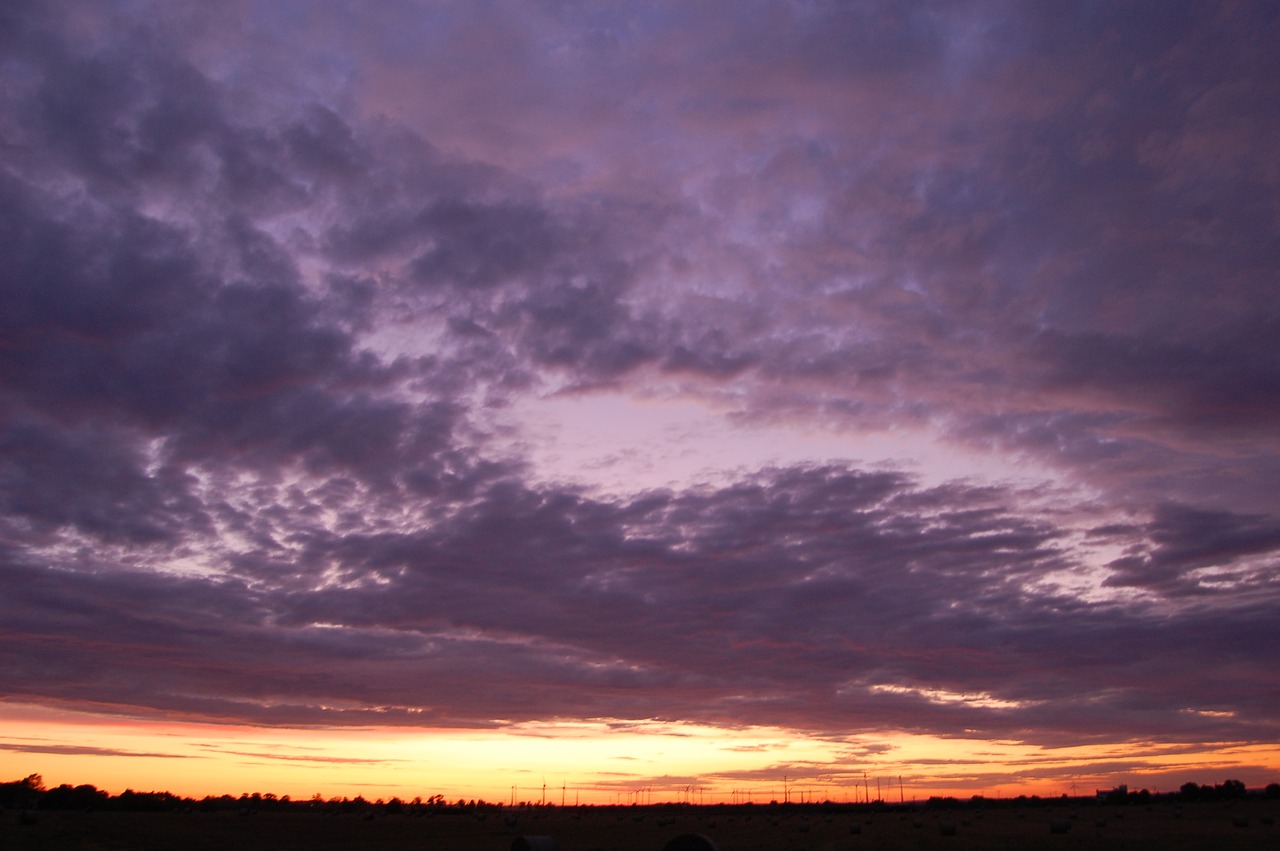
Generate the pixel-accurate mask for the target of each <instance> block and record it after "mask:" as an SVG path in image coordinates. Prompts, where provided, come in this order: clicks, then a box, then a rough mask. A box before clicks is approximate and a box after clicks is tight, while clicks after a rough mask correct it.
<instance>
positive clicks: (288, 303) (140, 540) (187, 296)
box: [0, 3, 1280, 743]
mask: <svg viewBox="0 0 1280 851" xmlns="http://www.w3.org/2000/svg"><path fill="white" fill-rule="evenodd" d="M245 8H246V9H252V8H255V7H254V4H252V3H247V4H246V5H245ZM282 8H285V7H282ZM152 11H153V12H154V13H155V14H154V15H151V16H148V15H137V16H131V15H130V14H129V13H128V12H126V11H119V10H108V9H103V8H100V7H97V6H94V5H92V4H76V3H69V4H48V5H46V4H41V5H40V6H38V7H37V6H35V5H16V4H15V5H10V6H8V7H6V9H5V11H3V12H0V14H2V15H4V16H5V19H4V23H5V26H4V27H0V38H2V39H4V41H3V42H2V43H3V45H4V50H5V52H6V62H5V64H4V65H3V71H2V72H0V73H3V74H4V77H5V81H6V85H5V86H4V88H3V95H0V97H2V98H3V100H0V132H2V133H3V146H2V147H0V158H2V159H0V165H2V166H3V171H2V173H0V256H3V257H4V258H5V262H4V263H3V267H2V268H0V509H2V512H3V516H2V517H0V531H2V532H3V535H4V546H5V547H6V549H5V551H4V559H3V562H0V571H3V585H4V587H5V588H6V589H7V590H6V593H5V594H4V595H0V630H2V632H3V638H4V641H3V642H2V643H0V662H2V667H3V670H4V671H5V676H4V678H3V682H4V683H5V696H6V697H9V698H11V699H22V700H25V701H34V702H41V701H49V702H53V703H57V704H59V705H84V706H98V707H103V706H105V707H111V708H113V709H115V710H118V711H124V712H144V713H145V712H157V711H158V712H171V713H177V714H180V715H182V716H184V717H199V718H210V719H218V720H237V721H253V722H261V723H319V724H341V723H353V724H370V723H394V724H457V725H468V724H473V725H483V724H498V723H501V722H502V721H505V720H532V719H546V718H564V717H602V718H618V719H647V718H666V719H682V720H698V721H706V722H722V723H726V724H755V723H760V724H785V725H793V726H796V727H803V728H806V729H809V730H814V731H821V732H825V733H830V734H832V735H841V734H844V733H848V732H849V731H851V730H887V729H890V728H893V729H910V730H915V731H919V732H934V733H939V732H941V733H947V732H955V731H957V730H968V731H976V732H977V733H979V734H985V735H992V736H1000V737H1014V738H1024V739H1027V740H1030V741H1037V742H1041V743H1068V742H1073V741H1074V742H1079V741H1083V740H1108V739H1110V740H1116V739H1124V738H1150V737H1155V736H1163V737H1167V738H1170V739H1179V740H1200V741H1203V740H1228V739H1234V740H1249V741H1261V740H1272V739H1274V737H1275V732H1276V731H1275V722H1274V721H1273V720H1272V716H1273V714H1274V713H1273V712H1272V711H1271V710H1270V708H1269V707H1268V706H1267V705H1266V703H1267V700H1266V698H1268V697H1269V696H1270V693H1271V691H1274V689H1270V690H1269V685H1270V684H1273V683H1274V672H1273V671H1272V667H1273V666H1272V665H1271V662H1270V660H1269V657H1268V655H1267V650H1268V648H1270V647H1272V646H1274V644H1275V641H1276V638H1277V637H1278V636H1277V635H1276V630H1277V627H1276V624H1277V623H1280V619H1278V618H1277V617H1276V615H1277V614H1278V613H1277V612H1276V605H1275V602H1274V599H1275V594H1274V591H1275V587H1276V581H1277V580H1276V564H1277V558H1280V531H1277V530H1280V520H1278V519H1277V518H1278V517H1280V513H1278V512H1280V504H1277V503H1276V497H1275V492H1274V487H1273V483H1274V481H1275V480H1276V479H1275V476H1276V475H1277V474H1278V473H1280V461H1277V455H1276V445H1275V437H1274V434H1273V431H1274V430H1273V429H1272V428H1271V426H1272V424H1273V423H1274V421H1275V419H1276V416H1275V415H1276V413H1277V400H1278V399H1280V379H1278V376H1280V361H1277V355H1276V354H1275V347H1274V345H1272V343H1271V341H1272V340H1273V339H1274V338H1276V336H1277V330H1278V329H1280V313H1278V312H1277V310H1278V308H1277V301H1276V299H1275V298H1274V297H1273V296H1274V291H1275V280H1274V270H1275V269H1276V268H1277V266H1278V265H1280V262H1278V261H1280V256H1278V255H1277V250H1278V249H1277V245H1280V240H1277V232H1276V228H1277V224H1276V223H1277V221H1280V218H1278V217H1277V208H1276V200H1275V199H1276V198H1277V197H1280V194H1278V193H1277V192H1276V191H1275V190H1276V189H1277V184H1280V172H1277V170H1276V168H1275V166H1274V163H1273V159H1274V150H1275V147H1276V145H1275V143H1276V140H1277V136H1278V135H1280V123H1278V122H1277V119H1276V118H1275V116H1276V115H1277V114H1278V113H1277V112H1276V111H1275V110H1274V109H1271V105H1273V104H1274V102H1276V98H1277V96H1280V84H1278V83H1277V82H1276V81H1277V80H1280V73H1275V72H1276V71H1277V70H1280V69H1277V68H1276V67H1275V66H1276V62H1277V60H1276V58H1275V52H1274V50H1273V47H1272V46H1273V45H1274V43H1275V41H1276V39H1275V36H1276V28H1277V21H1276V17H1275V15H1274V14H1272V13H1271V12H1270V11H1269V10H1268V9H1266V7H1264V6H1259V5H1252V4H1239V5H1235V6H1230V7H1227V6H1223V7H1221V8H1219V7H1217V6H1214V5H1211V4H1173V5H1172V6H1170V5H1169V4H1158V5H1150V4H1134V3H1118V4H1104V5H1101V6H1100V5H1085V6H1070V7H1068V6H1063V7H1061V8H1057V9H1048V8H1047V7H1046V8H1045V9H1035V10H1025V9H1014V8H1011V7H1008V6H1006V5H1002V4H985V3H971V4H957V5H948V6H946V7H940V6H928V7H922V8H919V9H914V10H903V9H902V8H900V5H899V4H888V3H885V4H878V3H851V4H746V5H745V6H743V7H742V8H741V9H739V7H737V6H735V14H726V13H725V10H724V9H722V8H720V7H718V6H716V5H715V4H710V5H707V4H693V5H690V4H668V5H661V4H659V5H657V6H654V7H652V8H649V9H646V10H637V11H630V12H625V13H624V12H622V11H619V10H608V9H594V8H591V9H588V8H579V7H576V6H566V7H557V8H556V9H550V8H548V9H535V8H531V7H523V8H521V9H518V10H517V9H514V8H506V7H501V6H497V7H492V8H480V7H473V6H470V5H466V6H463V7H460V8H458V9H454V10H452V11H451V12H450V14H448V15H443V12H441V15H442V16H436V15H432V14H427V13H426V11H423V10H419V11H420V12H422V14H421V15H419V14H414V15H410V16H408V17H405V16H403V15H402V14H400V13H399V12H397V11H396V10H395V9H394V8H392V7H382V8H380V9H377V10H366V11H367V16H366V18H365V19H364V20H362V21H361V22H359V23H358V24H356V25H354V26H353V25H351V21H350V19H349V18H347V17H344V16H343V15H342V14H339V11H338V10H337V7H331V6H326V5H324V4H319V5H315V6H308V9H307V11H308V14H307V15H305V16H302V17H301V18H297V19H296V20H295V19H294V18H291V17H290V16H289V13H288V10H287V8H285V11H280V12H276V13H268V11H267V10H266V9H265V7H263V8H262V9H259V10H258V11H259V12H260V13H261V14H257V15H246V16H244V17H243V19H240V18H228V17H223V16H218V15H214V14H213V13H197V12H193V11H186V12H184V11H175V10H174V9H172V8H168V7H163V4H162V7H157V8H156V9H153V10H152ZM437 11H439V10H437ZM737 12H740V14H738V13H737ZM312 13H314V14H312ZM300 20H305V21H306V26H305V28H304V30H298V29H297V27H296V26H295V24H296V23H297V21H300ZM286 24H287V25H286ZM712 24H714V25H712ZM238 45H239V46H242V47H238ZM600 388H610V389H612V390H613V391H616V392H620V393H634V394H637V395H639V396H646V395H652V396H656V397H659V398H661V397H663V396H666V395H672V396H675V397H677V398H680V399H685V400H689V399H692V400H701V401H706V402H707V403H708V404H709V405H714V406H717V410H721V411H725V412H726V415H727V417H728V418H730V419H732V420H734V421H736V422H742V423H755V422H762V421H767V422H771V423H783V424H794V423H813V424H815V425H816V426H821V427H837V428H844V429H850V430H853V431H854V432H856V430H857V429H861V428H866V429H869V430H871V431H876V432H882V431H886V430H891V429H895V428H902V429H903V430H904V432H910V431H911V430H912V429H930V430H932V432H933V433H934V434H936V435H938V436H939V437H940V438H945V439H948V440H950V441H953V442H954V445H955V446H956V447H958V450H957V451H963V450H966V449H978V450H983V451H990V452H995V453H998V454H1001V455H1002V456H1004V457H1009V458H1012V459H1014V460H1021V461H1025V462H1026V463H1027V464H1028V467H1030V468H1035V470H1037V471H1038V474H1042V475H1043V477H1044V478H1045V479H1046V482H1045V483H1044V484H1042V485H1041V486H1038V487H1037V486H1032V485H1028V484H1008V483H1005V484H998V483H984V482H981V481H978V480H977V479H970V480H963V481H952V482H950V483H942V484H937V483H930V482H929V481H926V479H925V478H923V477H921V478H917V477H914V476H911V475H908V474H906V473H904V472H902V471H900V470H898V469H895V468H892V467H889V466H884V465H882V466H876V465H874V464H853V463H845V462H840V463H831V464H804V463H785V464H781V465H779V466H774V467H757V468H751V467H750V466H747V467H744V468H742V469H740V470H739V471H738V472H736V473H734V474H733V475H731V476H723V477H721V478H719V479H716V480H714V483H713V482H708V483H704V484H702V485H699V486H688V487H684V488H682V489H677V490H652V491H647V492H643V493H635V494H631V495H625V494H614V495H606V494H600V493H595V492H592V491H588V490H585V489H575V488H571V487H568V486H565V485H559V484H555V483H548V482H547V481H545V479H535V477H534V473H533V469H532V467H531V466H530V465H529V463H528V462H527V461H526V460H525V459H524V458H523V457H521V455H520V452H519V441H520V440H522V439H524V436H523V435H518V434H517V435H515V436H514V437H513V436H512V426H511V424H510V423H505V422H503V421H502V420H501V416H500V413H501V412H502V411H506V410H509V409H511V408H512V407H513V406H514V405H515V404H516V403H518V402H520V401H522V400H526V399H528V398H530V397H533V396H536V395H538V394H541V393H544V392H548V391H564V392H573V393H578V394H584V395H585V396H589V395H590V394H591V393H592V392H593V391H596V390H599V389H600ZM513 447H514V448H513ZM1039 465H1044V466H1039ZM1051 477H1057V478H1058V479H1060V481H1061V484H1062V485H1063V487H1062V491H1061V493H1066V492H1067V491H1068V490H1070V488H1069V487H1068V486H1071V487H1079V488H1080V489H1081V490H1080V491H1078V492H1086V491H1087V492H1088V493H1089V494H1090V496H1089V497H1088V498H1087V499H1086V498H1084V497H1079V496H1062V495H1061V493H1060V492H1058V491H1057V490H1056V489H1055V485H1051V484H1049V483H1048V480H1049V479H1050V478H1051ZM1078 492H1076V491H1073V492H1072V493H1078ZM1082 518H1086V519H1082ZM1099 518H1104V519H1101V520H1099ZM1100 552H1102V553H1105V554H1103V555H1099V553H1100Z"/></svg>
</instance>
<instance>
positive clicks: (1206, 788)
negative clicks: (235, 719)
mask: <svg viewBox="0 0 1280 851" xmlns="http://www.w3.org/2000/svg"><path fill="white" fill-rule="evenodd" d="M1251 797H1252V798H1271V799H1274V798H1280V783H1270V784H1268V785H1267V786H1266V787H1265V788H1263V789H1255V790H1250V789H1248V788H1246V787H1245V784H1244V783H1243V782H1242V781H1240V780H1232V779H1228V780H1224V781H1223V782H1221V783H1218V784H1216V785H1209V784H1204V785H1199V784H1196V783H1184V784H1183V785H1182V786H1181V787H1180V788H1179V789H1178V791H1177V792H1172V793H1165V794H1155V793H1152V792H1151V791H1149V790H1147V789H1140V790H1138V791H1130V790H1129V789H1128V787H1127V786H1124V785H1121V786H1117V787H1116V788H1114V789H1107V790H1100V791H1098V792H1097V793H1095V794H1094V795H1092V796H1087V797H1079V798H1068V797H1067V796H1066V795H1065V794H1064V795H1062V796H1061V797H1060V798H1059V797H1045V798H1042V797H1040V796H1038V795H1030V796H1028V795H1018V796H1017V797H1013V798H986V797H984V796H982V795H974V796H973V797H972V798H969V799H966V800H960V799H957V798H954V797H931V798H929V799H928V800H927V801H925V802H923V804H918V803H912V804H892V803H886V802H883V801H873V802H870V803H842V804H837V803H834V802H832V801H823V802H820V803H819V802H814V803H809V804H797V803H782V804H779V803H778V802H776V801H775V802H772V803H771V804H769V805H768V808H769V809H782V810H787V811H792V812H794V811H799V810H802V809H803V810H814V811H818V810H822V811H832V810H839V811H846V810H864V809H865V810H873V811H875V810H880V811H892V810H896V809H901V808H908V807H911V808H914V807H918V806H923V807H925V808H927V809H953V808H985V807H1009V806H1018V807H1023V806H1030V807H1037V806H1053V805H1055V804H1061V803H1063V802H1067V801H1069V802H1072V803H1076V804H1079V803H1082V802H1083V803H1105V804H1109V805H1115V804H1121V805H1125V804H1150V803H1153V802H1159V801H1168V800H1176V801H1225V800H1236V799H1242V798H1251ZM661 806H669V807H670V806H678V807H684V808H688V807H693V806H695V805H692V804H678V805H677V804H664V805H661ZM730 806H742V807H752V806H760V805H751V804H741V805H728V804H710V805H704V806H701V807H699V808H700V809H712V808H725V807H730ZM0 807H4V808H6V809H19V810H23V809H26V810H36V809H41V810H80V811H95V810H102V811H116V812H177V811H200V812H219V811H235V812H240V813H242V814H251V813H257V812H317V813H326V814H357V815H373V814H376V815H389V816H390V815H421V814H432V813H436V814H443V813H469V814H473V815H479V816H483V815H485V814H487V813H488V812H499V811H504V810H516V811H521V810H527V811H537V810H551V809H555V808H556V807H555V805H554V804H553V803H550V802H548V803H538V802H531V801H521V802H519V803H517V804H516V805H515V806H514V807H508V806H507V805H506V804H498V803H492V802H489V801H485V800H483V799H471V800H466V799H459V800H457V801H455V802H452V803H450V802H448V801H446V800H445V797H444V795H439V794H437V795H431V796H429V797H426V798H423V797H415V798H413V799H412V800H409V801H406V800H402V799H400V798H398V797H393V798H390V799H386V800H384V799H382V798H378V799H377V800H373V801H370V800H367V799H366V798H364V797H363V796H360V795H357V796H356V797H354V798H348V797H341V798H339V797H334V798H323V797H321V796H320V795H313V796H312V797H310V798H308V799H305V800H294V799H291V798H290V797H289V796H288V795H280V796H277V795H274V794H272V793H270V792H267V793H262V792H253V793H247V792H246V793H244V794H242V795H240V796H239V797H236V796H232V795H218V796H213V795H207V796H205V797H203V798H185V797H182V796H179V795H174V794H173V793H171V792H154V791H152V792H139V791H135V790H133V789H126V790H124V791H123V792H121V793H120V794H118V795H111V794H109V793H107V792H105V791H103V790H101V789H98V788H97V787H95V786H92V785H88V784H83V785H79V786H72V785H70V784H67V783H64V784H62V785H60V786H55V787H53V788H51V789H50V788H46V787H45V785H44V779H43V778H42V777H41V775H39V774H31V775H28V776H27V777H24V778H23V779H21V780H14V781H11V782H8V783H0Z"/></svg>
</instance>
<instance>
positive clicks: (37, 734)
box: [0, 704, 1280, 805]
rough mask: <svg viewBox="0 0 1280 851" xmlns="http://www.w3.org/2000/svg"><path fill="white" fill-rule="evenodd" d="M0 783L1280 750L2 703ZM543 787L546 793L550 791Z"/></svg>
mask: <svg viewBox="0 0 1280 851" xmlns="http://www.w3.org/2000/svg"><path fill="white" fill-rule="evenodd" d="M0 725H3V729H4V730H5V733H4V735H3V736H0V781H8V780H14V779H19V778H22V777H25V776H27V775H28V774H33V773H38V774H41V775H42V776H43V777H44V780H45V783H46V785H48V786H51V787H52V786H56V785H59V784H62V783H69V784H72V785H79V784H82V783H89V784H92V785H94V786H97V787H98V788H100V789H103V790H105V791H107V792H110V793H112V794H119V793H120V792H122V791H124V790H125V789H127V788H129V789H134V790H136V791H169V792H172V793H174V794H177V795H182V796H185V797H193V798H201V797H204V796H206V795H215V796H216V795H222V794H230V795H233V796H238V795H240V794H242V793H254V792H260V793H267V792H271V793H274V794H277V795H289V796H290V797H291V798H294V799H299V798H310V797H312V796H313V795H317V794H318V795H320V796H321V797H323V798H326V799H327V798H333V797H356V796H357V795H359V796H363V797H364V798H366V799H368V800H377V799H379V798H381V799H389V798H392V797H399V798H401V799H404V800H412V799H413V798H414V797H419V796H420V797H423V798H426V797H430V796H432V795H436V794H442V795H444V796H445V798H446V799H447V800H450V801H455V800H458V799H460V798H461V799H466V800H473V799H474V800H481V799H482V800H487V801H490V802H494V803H504V804H505V803H510V802H511V801H512V800H515V801H517V802H520V801H528V802H531V803H541V802H544V801H545V802H546V803H548V804H557V805H558V804H560V803H561V802H564V803H567V804H572V803H581V804H596V805H601V804H616V803H631V802H633V801H638V802H653V803H658V802H666V801H692V802H694V803H706V804H711V803H735V802H738V803H741V802H746V801H753V802H755V803H768V802H769V801H774V800H776V801H785V800H790V801H792V802H797V803H798V802H806V801H823V800H831V801H837V802H845V801H850V802H852V801H862V800H865V799H867V798H868V797H869V798H870V799H871V800H875V799H877V798H880V799H882V800H885V801H887V802H890V803H893V802H897V801H899V800H903V801H912V800H915V801H921V800H925V799H927V798H929V797H931V796H954V797H957V798H968V797H970V796H972V795H985V796H987V797H1013V796H1017V795H1028V796H1030V795H1039V796H1042V797H1057V796H1060V795H1063V794H1071V795H1091V794H1092V793H1093V792H1094V790H1095V789H1105V788H1111V787H1113V786H1115V785H1117V784H1119V783H1126V784H1127V785H1128V786H1129V787H1130V788H1131V789H1133V790H1138V789H1141V788H1147V789H1150V790H1151V791H1153V792H1159V791H1165V792H1167V791H1172V790H1175V789H1177V788H1178V787H1179V786H1180V785H1181V784H1182V783H1185V782H1188V781H1191V782H1196V783H1218V782H1222V781H1223V780H1224V779H1227V778H1236V779H1241V780H1243V781H1244V782H1245V783H1246V785H1248V786H1250V787H1257V786H1262V785H1265V784H1266V783H1268V782H1274V781H1275V780H1276V779H1277V778H1278V777H1280V746H1278V745H1256V744H1252V745H1251V744H1243V745H1242V744H1231V743H1224V744H1203V745H1199V744H1197V745H1186V744H1173V743H1157V742H1146V743H1113V744H1106V745H1088V746H1076V747H1064V748H1053V749H1050V748H1045V747H1040V746H1035V745H1028V744H1024V743H1020V742H1002V741H989V740H981V739H964V738H941V737H934V736H921V735H910V734H905V733H898V734H887V735H875V736H871V735H867V736H855V737H849V738H846V739H830V738H817V737H813V736H808V735H806V734H804V733H801V732H797V731H790V730H783V729H777V728H760V727H752V728H744V729H726V728H717V727H709V726H697V725H691V724H679V723H663V722H657V721H641V722H618V721H602V720H593V721H577V722H569V721H562V722H547V723H543V724H532V723H530V724H519V725H510V726H505V727H501V728H494V729H472V730H456V729H409V728H354V729H348V728H343V729H283V728H265V727H250V726H231V725H226V726H224V725H216V724H207V723H205V724H200V723H189V722H181V721H157V720H144V719H132V718H122V717H110V716H105V715H93V714H88V713H78V712H70V711H60V710H52V711H50V710H44V709H41V708H38V707H31V706H23V705H17V704H4V705H0ZM544 787H545V788H544Z"/></svg>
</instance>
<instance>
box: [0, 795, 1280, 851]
mask: <svg viewBox="0 0 1280 851" xmlns="http://www.w3.org/2000/svg"><path fill="white" fill-rule="evenodd" d="M1277 817H1280V801H1278V800H1274V799H1249V800H1241V801H1234V802H1229V803H1228V802H1222V801H1213V802H1201V803H1185V804H1177V803H1173V802H1161V803H1158V804H1154V805H1151V806H1142V805H1137V806H1133V805H1115V806H1109V805H1100V804H1094V803H1092V802H1084V803H1062V804H1056V803H1055V804H1054V805H1052V806H1036V807H1031V806H1028V807H1019V806H1016V805H1008V806H996V807H984V808H981V809H977V808H969V807H960V808H935V807H919V808H904V809H887V810H879V811H872V810H870V809H853V808H849V807H828V808H825V809H824V808H822V807H817V806H815V807H786V806H782V807H768V806H756V807H750V808H745V807H700V808H690V807H677V806H672V807H658V806H654V807H640V808H615V807H595V808H582V809H574V808H567V809H557V808H551V809H547V810H540V811H530V812H523V813H521V814H520V815H519V816H518V818H517V820H516V823H515V824H514V825H512V824H508V820H507V818H506V817H505V816H504V815H503V814H501V813H497V812H492V813H489V814H487V817H486V818H484V819H483V820H482V819H479V818H477V817H476V816H475V815H474V814H468V813H448V814H433V815H432V814H429V815H378V816H375V817H371V818H366V817H364V816H361V815H356V814H338V815H326V814H321V813H306V812H258V813H247V812H211V813H209V812H198V811H196V812H174V813H122V812H50V811H45V812H40V813H36V814H28V815H27V816H26V817H24V815H23V814H22V813H21V812H18V811H14V810H8V811H5V812H3V813H0V851H43V849H51V850H52V849H77V850H78V849H86V851H87V849H103V850H104V851H106V850H107V849H110V850H111V851H115V849H129V851H205V849H208V851H213V849H217V851H224V849H233V851H256V849H272V851H295V850H296V851H303V849H305V851H328V849H335V850H336V849H368V851H382V849H385V850H386V851H397V849H415V851H417V849H439V850H440V851H450V849H452V851H508V849H510V848H511V846H512V842H513V840H514V839H516V838H517V837H519V836H551V837H553V838H554V839H555V840H556V842H557V844H558V846H559V849H560V851H597V849H599V851H662V848H663V846H664V845H665V844H666V843H667V841H669V840H670V839H672V838H674V837H676V836H678V835H681V834H684V833H689V832H696V833H702V834H705V835H706V836H708V837H710V838H711V839H712V840H714V842H715V843H716V844H717V846H718V847H719V849H720V851H853V849H861V848H868V849H870V848H875V849H929V848H946V849H1022V848H1028V849H1030V848H1036V849H1059V848H1063V849H1067V848H1072V849H1075V848H1079V849H1109V848H1117V849H1160V851H1179V849H1218V848H1232V849H1270V850H1271V851H1275V849H1280V828H1278V827H1277V825H1276V823H1275V822H1276V819H1277ZM32 821H34V823H28V822H32ZM952 828H953V829H954V833H953V834H952V833H951V831H950V829H952ZM854 831H857V832H856V833H855V832H854Z"/></svg>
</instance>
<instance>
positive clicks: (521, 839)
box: [511, 836, 560, 851]
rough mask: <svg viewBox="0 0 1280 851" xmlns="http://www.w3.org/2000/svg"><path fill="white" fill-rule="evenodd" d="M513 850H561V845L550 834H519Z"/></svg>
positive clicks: (513, 842)
mask: <svg viewBox="0 0 1280 851" xmlns="http://www.w3.org/2000/svg"><path fill="white" fill-rule="evenodd" d="M511 851H560V846H559V845H557V844H556V841H555V840H554V839H552V838H551V837H550V836H517V837H516V838H515V839H513V840H512V841H511Z"/></svg>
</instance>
